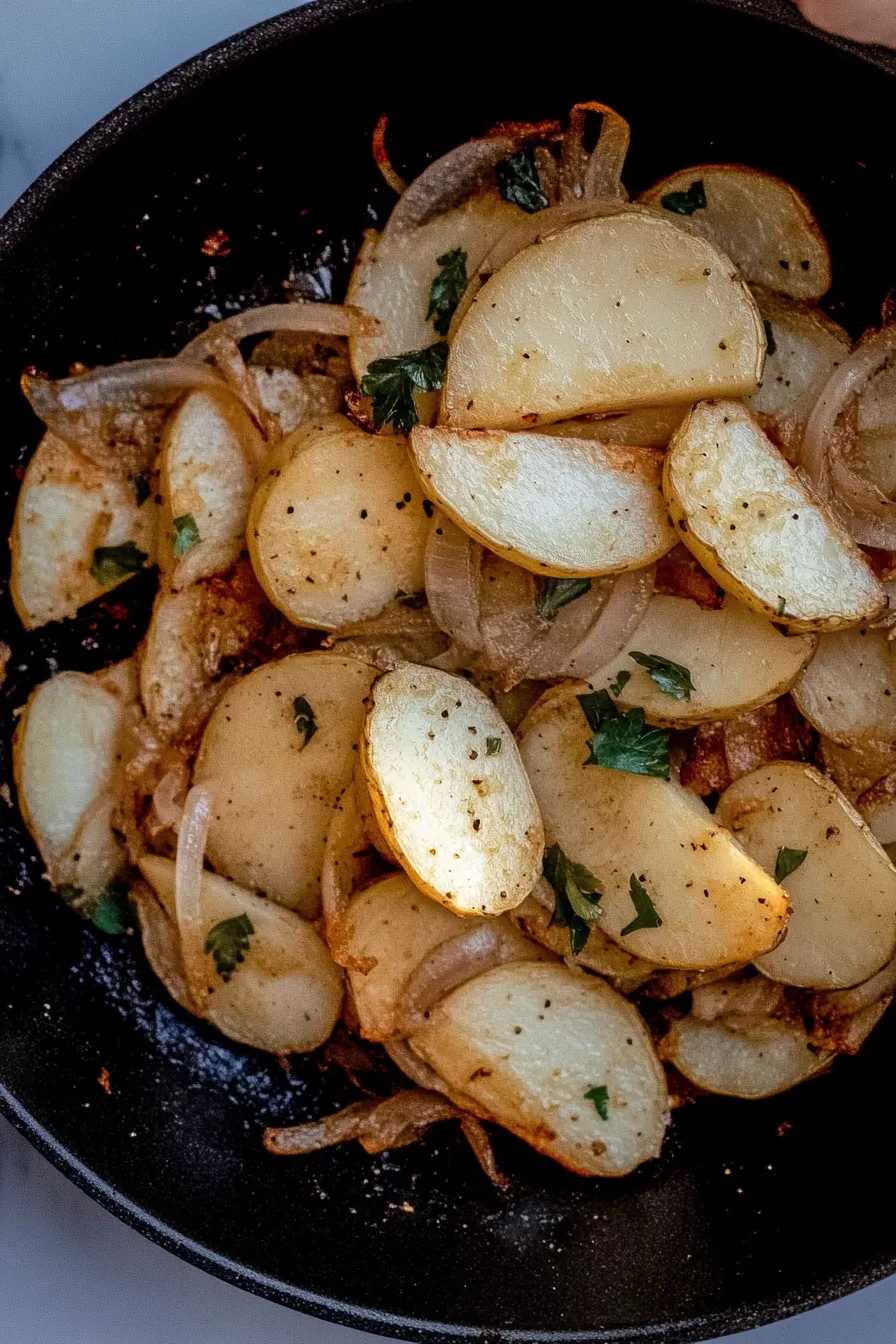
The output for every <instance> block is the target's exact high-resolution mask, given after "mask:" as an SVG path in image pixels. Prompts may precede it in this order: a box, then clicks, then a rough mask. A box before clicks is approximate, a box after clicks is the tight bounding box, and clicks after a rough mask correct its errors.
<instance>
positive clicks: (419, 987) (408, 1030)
mask: <svg viewBox="0 0 896 1344" xmlns="http://www.w3.org/2000/svg"><path fill="white" fill-rule="evenodd" d="M541 957H542V952H541V950H540V949H539V948H538V947H536V946H535V944H534V943H532V942H530V941H529V939H528V938H526V936H525V935H524V934H522V933H520V931H519V929H517V928H516V926H515V925H513V924H509V923H505V922H504V921H503V920H493V921H489V922H488V923H483V924H479V925H477V926H475V927H473V928H470V929H462V930H461V932H460V933H458V934H456V935H455V937H454V938H449V939H448V940H447V941H446V942H444V943H440V944H439V946H438V947H436V948H434V949H433V950H432V952H430V954H429V955H428V956H427V957H424V959H423V960H422V961H421V962H419V963H418V965H417V966H416V967H415V968H414V970H413V971H412V972H411V974H410V975H409V976H408V978H407V980H406V981H405V984H404V987H403V989H402V991H401V995H400V998H399V1001H398V1004H397V1007H396V1016H397V1019H398V1031H399V1035H401V1036H410V1035H411V1034H412V1033H413V1032H415V1031H417V1030H419V1028H420V1027H422V1026H423V1024H424V1022H425V1021H426V1016H427V1014H428V1012H429V1010H430V1009H431V1008H434V1007H435V1005H436V1004H437V1003H439V1002H440V1001H441V1000H442V999H444V998H445V997H446V995H448V994H450V993H451V991H452V990H453V989H457V988H458V987H459V986H460V985H465V984H466V983H467V981H468V980H474V979H475V978H476V976H478V975H484V974H485V972H486V971H491V970H493V969H494V968H495V967H496V966H505V965H507V963H508V962H512V961H539V960H540V959H541Z"/></svg>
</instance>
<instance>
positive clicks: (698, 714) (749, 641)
mask: <svg viewBox="0 0 896 1344" xmlns="http://www.w3.org/2000/svg"><path fill="white" fill-rule="evenodd" d="M815 643H816V641H815V638H814V636H812V635H795V636H792V637H790V638H788V637H787V636H786V635H782V634H781V633H780V632H779V631H778V630H776V629H775V627H774V626H773V625H771V624H770V623H769V622H768V621H767V620H765V619H764V618H763V617H762V616H758V615H757V614H756V612H754V611H750V609H749V608H748V607H745V606H744V605H743V604H742V603H740V602H738V601H737V600H736V599H735V598H733V597H730V596H729V597H727V598H726V600H725V605H724V606H722V607H720V608H718V609H717V610H715V611H704V610H703V609H701V608H700V607H698V606H697V604H696V603H695V602H692V601H691V600H690V599H689V598H686V597H668V596H665V595H663V594H661V593H657V594H656V595H655V596H654V597H652V598H651V600H650V605H649V606H648V608H647V611H646V612H645V614H644V619H643V621H642V622H641V624H640V625H639V626H638V628H637V630H636V631H635V633H634V634H633V635H632V636H631V639H630V640H629V643H628V647H627V648H626V649H625V650H624V651H623V652H622V653H620V654H619V655H618V656H617V657H616V658H614V659H613V661H612V662H610V663H607V665H606V666H605V667H603V668H601V669H600V670H599V671H597V672H595V673H593V674H592V675H590V676H589V677H588V681H589V683H590V685H592V686H594V687H595V688H601V687H604V686H609V685H611V684H612V683H615V682H616V679H617V678H618V676H619V674H620V672H627V673H629V679H628V680H627V681H626V682H625V685H624V686H623V687H622V689H621V690H620V692H619V694H618V696H617V699H618V702H619V704H620V705H624V706H626V707H631V706H633V705H639V706H640V707H641V708H642V709H643V710H644V712H645V714H646V716H647V718H648V719H649V720H650V722H651V723H658V724H667V725H671V726H673V727H678V726H681V727H687V726H688V725H689V724H692V723H699V722H700V721H701V720H703V719H726V718H731V717H733V716H734V715H736V714H742V713H743V712H744V711H745V710H748V709H755V708H757V707H758V706H759V705H764V704H767V703H768V701H769V700H774V699H775V698H776V697H777V696H779V695H783V693H784V692H785V691H786V690H788V689H789V687H791V686H792V685H793V683H794V681H795V680H796V678H797V677H798V676H799V674H800V671H801V670H802V668H803V667H804V666H805V664H806V662H807V661H808V659H809V658H811V657H812V653H813V651H814V649H815ZM632 651H634V652H635V653H639V654H645V653H646V654H648V655H654V656H656V657H659V658H662V659H665V660H668V661H669V662H672V663H675V664H677V665H678V666H679V667H683V668H686V669H687V671H688V673H689V674H690V680H691V683H692V685H693V690H692V691H691V693H690V695H689V697H687V698H683V699H675V698H674V696H672V695H670V694H669V693H668V692H667V691H663V690H662V688H661V687H660V686H659V685H658V684H657V682H656V681H655V680H654V679H653V677H651V676H650V674H649V673H648V672H647V670H646V669H645V668H644V667H642V666H640V665H639V664H638V663H637V662H636V661H635V660H634V658H633V657H632V656H631V653H632Z"/></svg>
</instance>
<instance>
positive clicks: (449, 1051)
mask: <svg viewBox="0 0 896 1344" xmlns="http://www.w3.org/2000/svg"><path fill="white" fill-rule="evenodd" d="M410 1044H411V1046H412V1048H413V1049H414V1051H415V1052H416V1053H417V1054H418V1055H420V1056H421V1058H422V1059H423V1060H424V1061H425V1062H426V1063H427V1064H429V1065H430V1067H431V1068H433V1069H434V1070H435V1071H436V1073H437V1074H439V1076H440V1077H441V1078H443V1079H444V1081H445V1082H446V1083H447V1084H448V1086H449V1088H450V1089H451V1091H452V1095H454V1096H457V1097H458V1098H463V1097H468V1098H470V1099H471V1100H472V1102H473V1105H474V1107H475V1108H476V1109H477V1110H478V1111H479V1112H480V1113H486V1114H487V1115H489V1116H491V1117H492V1118H493V1119H494V1120H497V1122H498V1123H499V1124H501V1125H504V1126H505V1128H507V1129H509V1130H511V1131H512V1132H513V1133H514V1134H518V1135H519V1136H520V1138H522V1139H525V1141H526V1142H527V1143H530V1144H531V1145H532V1146H533V1148H537V1149H538V1150H539V1151H540V1152H542V1153H545V1154H547V1156H549V1157H553V1158H554V1159H555V1160H556V1161H558V1162H560V1163H562V1165H563V1166H565V1167H568V1168H569V1169H570V1170H571V1171H575V1172H577V1173H578V1174H579V1175H581V1176H625V1175H627V1173H628V1172H630V1171H634V1169H635V1167H637V1166H639V1165H640V1164H641V1163H642V1162H646V1161H647V1160H648V1159H649V1158H651V1157H656V1156H658V1154H659V1151H660V1146H661V1144H662V1141H663V1135H664V1133H665V1130H666V1124H667V1122H668V1106H669V1102H668V1095H667V1092H666V1082H665V1078H664V1076H663V1071H662V1068H661V1067H660V1065H659V1062H658V1060H657V1058H656V1055H655V1053H654V1050H653V1044H652V1042H651V1040H650V1035H649V1033H648V1031H647V1028H646V1027H645V1025H644V1023H643V1021H642V1020H641V1017H640V1015H639V1013H638V1011H637V1009H636V1008H634V1007H633V1006H632V1005H631V1004H630V1003H629V1002H628V1000H627V999H624V998H623V997H622V996H621V995H620V994H617V993H616V991H615V990H614V989H611V988H610V986H609V985H607V984H605V983H604V981H602V980H600V979H598V978H597V977H596V976H588V975H576V974H574V973H573V972H571V971H569V970H567V968H566V967H565V966H558V965H544V964H541V963H536V962H524V963H514V964H512V965H509V966H501V967H498V968H496V969H495V970H492V971H488V972H487V973H486V974H485V975H480V976H478V977H477V978H476V979H475V980H470V981H468V982H467V984H465V985H462V986H461V987H460V988H459V989H456V990H454V992H453V993H452V994H450V995H449V996H448V997H447V998H446V999H443V1000H442V1002H441V1003H439V1004H438V1005H437V1006H436V1007H435V1008H434V1009H433V1010H432V1012H431V1015H430V1020H429V1022H428V1023H427V1024H426V1026H425V1027H423V1029H422V1030H420V1031H418V1032H415V1033H414V1035H413V1036H412V1037H411V1040H410ZM589 1094H594V1095H589ZM604 1116H606V1118H604Z"/></svg>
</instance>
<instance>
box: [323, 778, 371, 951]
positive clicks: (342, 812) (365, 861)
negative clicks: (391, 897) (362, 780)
mask: <svg viewBox="0 0 896 1344" xmlns="http://www.w3.org/2000/svg"><path fill="white" fill-rule="evenodd" d="M343 797H344V799H346V800H347V801H346V802H344V803H343V804H342V805H340V806H339V807H337V809H336V810H335V811H334V813H333V820H332V821H331V822H330V829H329V830H328V831H327V840H326V845H325V847H324V861H323V866H322V868H321V873H320V897H321V910H322V912H323V917H324V927H325V929H326V934H327V942H328V944H329V947H330V951H331V952H332V953H333V959H334V961H337V962H338V963H339V965H340V966H345V965H347V960H348V953H347V948H346V940H347V931H346V928H345V915H346V912H347V910H348V907H349V903H350V902H351V898H352V894H353V892H354V891H356V890H357V888H358V887H360V886H361V885H362V884H363V883H364V882H366V881H367V880H368V879H369V878H370V877H371V876H372V875H373V864H372V862H371V855H370V845H369V843H368V840H367V837H366V835H365V834H364V828H363V826H362V824H361V818H360V816H359V815H358V811H357V809H356V808H355V807H354V806H353V805H352V801H351V792H350V791H347V792H346V794H344V795H343Z"/></svg>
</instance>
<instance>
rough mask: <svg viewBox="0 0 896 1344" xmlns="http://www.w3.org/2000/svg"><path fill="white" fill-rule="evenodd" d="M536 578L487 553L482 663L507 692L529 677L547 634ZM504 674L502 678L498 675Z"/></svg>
mask: <svg viewBox="0 0 896 1344" xmlns="http://www.w3.org/2000/svg"><path fill="white" fill-rule="evenodd" d="M536 596H537V590H536V586H535V576H534V575H533V574H530V573H529V571H528V570H527V569H521V568H520V566H519V565H514V564H512V563H511V562H510V561H509V560H505V559H503V557H501V556H499V555H494V554H493V553H492V552H491V551H486V552H485V553H484V557H483V562H482V569H481V572H480V579H479V628H480V631H481V634H482V646H481V649H480V656H479V659H478V661H479V663H480V665H481V666H482V667H483V668H484V669H485V670H486V671H489V672H493V673H495V674H496V682H497V686H498V689H500V690H503V691H506V690H509V689H510V688H511V687H512V686H515V685H516V684H517V683H518V682H520V681H523V680H524V679H525V678H526V677H527V676H528V675H529V673H528V668H529V659H530V657H531V656H532V651H533V649H534V648H535V647H536V646H537V643H538V641H539V640H540V639H541V638H542V636H543V635H544V634H545V628H546V623H545V621H544V620H543V618H542V617H541V616H539V614H538V611H537V609H536V607H535V598H536ZM498 674H500V675H498Z"/></svg>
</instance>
